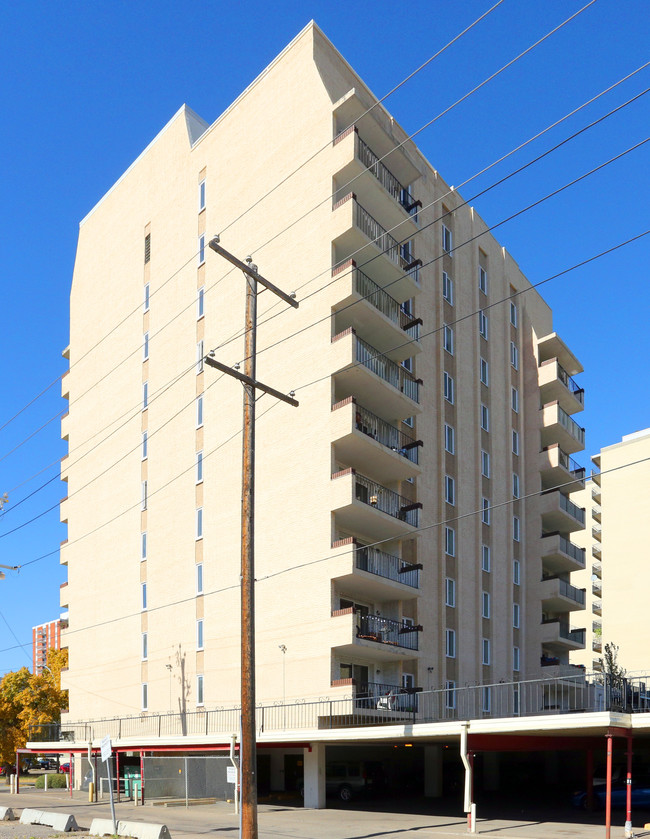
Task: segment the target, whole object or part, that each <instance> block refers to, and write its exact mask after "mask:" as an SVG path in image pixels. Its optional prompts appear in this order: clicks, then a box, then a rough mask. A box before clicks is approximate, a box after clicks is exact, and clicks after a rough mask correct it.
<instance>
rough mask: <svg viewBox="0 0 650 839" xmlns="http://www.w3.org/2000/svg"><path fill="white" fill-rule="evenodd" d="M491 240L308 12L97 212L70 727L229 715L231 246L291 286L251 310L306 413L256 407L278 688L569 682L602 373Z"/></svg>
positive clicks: (235, 622) (268, 675) (75, 543)
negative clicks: (236, 86) (587, 434)
mask: <svg viewBox="0 0 650 839" xmlns="http://www.w3.org/2000/svg"><path fill="white" fill-rule="evenodd" d="M298 80H299V83H298ZM398 146H399V148H396V147H398ZM319 149H320V150H321V151H318V150H319ZM317 151H318V153H316V152H317ZM306 160H308V161H309V162H308V163H306V164H305V165H303V166H302V167H300V168H298V169H297V168H296V167H297V166H298V164H300V163H303V161H306ZM294 170H295V171H294ZM267 193H268V195H267ZM265 196H266V197H265ZM243 213H245V214H244V215H243V216H242V214H243ZM240 216H242V217H241V218H240ZM486 229H487V228H486V225H485V223H484V222H483V220H482V219H481V218H480V217H479V216H478V215H477V213H476V212H475V211H474V209H473V208H471V207H468V206H466V205H464V204H463V201H462V198H461V197H460V196H459V195H458V193H457V192H455V191H453V190H452V189H450V187H448V186H447V184H446V183H445V182H444V181H443V180H442V178H441V176H440V175H439V173H438V172H437V171H436V170H435V169H434V168H433V167H432V166H431V165H430V164H429V163H428V162H427V161H426V160H425V159H424V158H423V157H422V155H421V154H420V152H419V151H418V149H417V148H416V147H415V146H414V144H413V143H411V142H409V141H406V135H405V132H404V131H403V130H402V129H401V128H400V127H399V126H398V125H397V124H396V123H395V121H394V120H393V119H392V117H391V116H390V114H388V112H387V111H385V109H384V108H383V107H381V106H378V105H376V100H375V99H374V97H373V96H372V94H371V93H370V91H369V90H368V89H367V87H366V86H365V85H364V83H363V82H362V81H361V80H360V79H359V77H358V76H357V75H356V74H355V73H354V71H353V70H352V69H351V67H350V66H349V65H348V64H347V63H346V62H345V61H344V59H343V58H342V57H341V56H340V55H339V54H338V53H337V52H336V50H335V49H334V48H333V46H332V45H331V44H330V43H329V42H328V41H327V39H326V38H325V37H324V35H323V34H322V33H321V32H320V30H319V29H318V28H317V27H316V26H315V25H313V24H310V25H309V26H307V27H306V28H305V30H303V31H302V32H301V33H300V34H299V35H298V36H297V37H296V39H295V40H294V41H293V42H292V43H291V44H290V45H289V46H288V47H287V48H286V49H285V50H284V51H283V52H282V53H281V54H280V56H278V58H277V59H276V60H275V61H274V62H273V63H272V64H271V65H270V66H269V67H268V68H267V69H266V70H265V71H264V72H263V73H262V74H261V75H260V77H259V78H258V79H256V80H255V82H253V83H252V84H251V85H250V86H249V88H247V90H246V91H244V93H243V94H242V95H241V96H240V97H239V98H238V99H237V100H236V101H235V102H234V103H233V105H232V106H231V107H230V108H228V110H227V111H226V112H225V113H224V114H222V116H221V117H219V119H217V120H216V122H215V123H214V124H213V125H211V126H208V124H207V123H205V122H204V121H203V120H202V119H201V118H199V117H198V116H196V115H195V114H194V113H193V112H192V111H190V110H189V109H188V108H187V107H185V106H184V107H183V108H181V109H180V111H179V112H178V113H177V114H176V115H175V116H174V117H173V118H172V120H171V121H170V122H169V123H168V125H167V126H166V127H165V128H164V129H163V130H162V131H161V132H160V134H159V135H158V136H157V137H156V139H155V140H154V141H153V142H152V143H151V144H150V145H149V146H148V148H147V149H146V150H145V151H144V152H143V153H142V154H141V155H140V157H139V158H138V159H137V160H136V161H135V162H134V163H133V165H132V166H131V167H130V168H129V169H128V170H127V172H125V174H124V175H123V176H122V177H121V178H120V180H119V181H118V182H117V183H116V184H115V186H114V187H113V188H112V189H111V190H110V191H109V192H108V193H107V194H106V196H104V198H103V199H102V200H101V201H100V202H99V203H98V204H97V206H96V207H95V208H94V209H93V210H92V211H91V213H90V214H89V215H88V216H87V217H86V218H85V219H84V220H83V222H82V224H81V227H80V234H79V244H78V251H77V258H76V263H75V270H74V277H73V283H72V291H71V298H70V307H71V333H70V346H69V348H68V349H67V350H66V352H65V355H66V357H68V358H69V360H70V370H69V372H68V373H67V374H66V375H65V377H64V379H63V395H64V397H66V398H67V399H69V401H70V410H69V413H68V414H67V415H66V416H65V417H64V418H63V421H62V436H63V437H64V439H66V440H67V441H68V443H69V454H68V456H67V457H66V458H65V459H64V461H63V468H62V479H63V480H64V481H66V482H67V484H68V497H67V498H66V499H65V500H64V501H63V503H62V505H61V518H62V520H63V521H64V522H67V525H68V539H67V541H66V542H65V543H64V544H63V545H62V550H61V562H62V563H63V564H65V565H67V568H68V585H67V586H65V587H64V588H63V589H62V598H61V603H62V606H65V607H67V608H69V611H70V624H69V629H68V630H67V631H65V632H64V636H63V638H64V640H63V643H64V645H66V646H68V648H69V655H70V660H69V671H68V672H67V673H65V674H64V687H65V688H67V689H68V690H69V696H70V710H69V714H68V719H70V720H79V719H84V718H86V719H88V718H97V717H101V716H110V715H117V714H119V715H124V714H134V715H135V714H140V713H146V712H149V711H153V712H163V711H168V710H175V711H179V710H180V711H195V710H200V709H203V708H213V707H216V706H229V705H233V706H234V705H236V704H237V703H238V699H239V610H240V606H239V562H240V477H241V446H240V443H241V440H240V433H239V432H240V429H241V387H240V385H239V383H237V382H235V381H233V380H231V379H230V378H228V377H225V376H221V375H219V374H217V373H216V372H215V371H214V370H213V369H211V368H209V367H207V366H206V367H205V368H204V365H203V363H202V358H203V357H204V356H205V355H206V354H207V353H208V351H209V350H212V349H215V353H216V358H217V359H218V360H219V361H221V362H223V363H225V364H228V365H234V364H236V363H238V362H240V361H241V360H242V357H243V341H242V338H241V324H242V323H243V305H244V283H243V279H242V275H241V273H240V272H238V271H237V270H234V269H233V270H231V267H230V266H229V265H228V264H227V263H224V262H222V261H220V259H219V258H218V257H217V256H216V255H215V254H214V253H213V252H212V251H210V249H209V247H208V241H209V239H210V237H211V236H213V235H214V234H215V233H220V234H221V244H222V245H223V246H224V247H226V248H227V249H228V250H229V251H231V252H233V253H235V254H237V255H239V256H240V257H242V258H243V257H244V256H245V255H246V254H248V253H252V255H253V257H254V260H255V262H256V263H257V264H258V266H259V270H260V272H261V273H262V274H263V275H264V276H265V277H268V278H269V279H270V280H271V281H272V282H274V283H276V284H277V285H279V286H280V287H282V288H283V289H284V290H286V291H294V290H295V291H296V294H297V299H298V300H299V301H300V308H299V309H298V310H296V311H294V310H289V309H287V308H286V307H285V306H284V305H280V304H278V302H277V301H276V299H275V298H273V297H271V295H269V294H264V295H262V296H261V297H260V302H259V321H260V327H259V333H258V352H259V359H258V378H259V379H260V380H261V381H263V382H265V383H267V384H269V385H271V386H272V387H274V388H276V389H278V390H280V391H282V392H287V393H288V392H289V391H292V390H294V391H295V392H296V398H297V399H298V400H299V401H300V407H299V408H297V409H295V408H291V407H289V406H287V405H284V404H273V401H272V400H271V398H270V397H265V398H264V399H263V400H262V402H261V403H260V407H259V412H258V427H257V449H256V457H257V462H256V467H257V507H256V528H257V530H256V533H257V537H256V554H257V555H256V563H257V564H256V579H257V586H256V613H257V674H256V675H257V695H258V698H259V701H261V702H273V701H278V702H279V701H286V702H295V701H296V700H299V699H304V698H319V697H323V696H328V697H331V698H332V699H336V698H342V697H348V696H350V695H355V696H357V697H364V696H367V697H369V698H370V700H374V699H376V698H377V697H381V696H384V695H386V694H389V695H390V694H399V693H400V691H404V690H406V691H408V690H410V689H412V688H418V687H420V688H424V689H427V688H435V687H448V688H449V690H450V697H453V691H452V690H451V689H452V688H453V687H456V686H461V685H465V684H470V683H479V684H484V685H488V686H489V685H490V684H494V683H497V682H499V681H500V680H501V681H512V680H514V679H518V678H523V677H528V678H530V677H534V676H537V675H541V674H542V673H543V674H544V675H549V676H550V675H561V673H562V668H565V667H566V666H567V665H568V661H569V652H570V651H572V650H576V649H580V648H581V647H582V645H583V636H582V634H581V632H580V631H578V632H576V631H575V630H574V627H573V626H572V624H571V623H570V615H571V613H572V612H573V611H578V612H579V610H580V609H581V608H582V606H581V604H580V602H579V599H578V598H577V597H576V595H575V592H574V591H573V588H572V586H571V582H570V580H571V576H570V575H571V573H572V572H573V571H576V570H579V569H580V568H581V567H583V566H584V552H582V553H581V552H580V550H579V548H577V547H576V546H575V544H573V542H572V534H574V533H576V532H578V531H579V530H580V529H581V527H582V526H583V517H581V514H580V510H579V508H576V507H574V506H573V505H572V504H571V503H570V502H569V499H568V492H569V489H570V488H572V486H573V485H572V484H571V481H573V480H575V481H579V480H580V479H581V475H580V474H579V473H580V468H579V467H578V466H577V464H575V463H574V462H573V460H572V458H571V455H572V454H574V453H576V452H578V451H580V450H581V449H582V448H583V446H584V430H583V429H581V427H580V426H579V425H578V424H577V423H576V422H575V421H574V419H573V418H572V415H573V414H575V413H577V412H579V411H581V410H582V407H583V394H582V390H581V389H580V387H579V386H578V385H576V384H575V382H574V381H573V379H572V378H571V377H572V376H573V375H575V374H578V373H580V372H581V370H582V367H581V366H580V363H579V362H578V361H577V359H575V357H574V356H573V354H572V353H571V351H570V350H569V349H568V347H567V346H566V345H565V343H564V342H563V341H562V340H561V339H560V337H559V336H558V335H556V333H555V332H554V330H553V322H552V314H551V311H550V309H549V307H548V306H547V304H546V303H545V302H544V301H543V299H542V298H541V297H540V295H539V294H538V293H537V292H536V291H535V290H532V289H531V288H530V284H529V282H528V280H527V279H526V278H525V277H524V276H523V274H522V273H521V271H520V270H519V268H518V267H517V265H516V263H515V262H514V260H513V259H512V257H511V256H510V255H509V254H508V253H507V252H506V251H505V249H503V248H502V247H501V246H500V245H499V244H498V242H497V241H496V240H495V239H494V238H493V237H492V236H491V235H490V234H489V233H487V232H486ZM202 237H203V238H202ZM477 237H478V238H477ZM375 241H376V242H377V244H374V243H373V242H375ZM465 243H467V244H465ZM378 245H379V246H378ZM512 295H516V296H515V297H512ZM500 301H503V302H500ZM495 304H496V305H495ZM488 307H489V308H488ZM99 341H101V343H100V344H98V342H99ZM540 406H541V407H540ZM556 487H560V488H559V489H558V488H556ZM540 490H543V491H544V494H542V495H540V494H539V493H540ZM468 514H469V515H468ZM583 622H584V621H583V619H582V618H578V624H579V625H580V626H582V624H583ZM282 647H285V650H282ZM540 665H544V669H543V670H542V668H541V666H540ZM406 696H408V693H407V694H406ZM400 701H405V700H403V699H400ZM451 701H453V700H451ZM483 705H484V707H483V709H482V710H483V712H484V713H485V714H488V715H489V714H490V712H491V708H490V690H489V688H488V689H487V690H486V692H485V694H484V703H483ZM310 760H313V761H314V762H315V763H314V765H315V766H317V772H320V771H321V768H322V767H321V761H322V756H320V755H314V756H313V758H310ZM431 761H432V762H431V769H430V772H431V775H430V781H429V782H430V783H431V784H432V785H433V786H435V785H436V784H437V781H436V770H435V760H434V759H433V758H431ZM311 795H314V796H315V797H316V800H318V797H319V796H320V795H322V790H320V791H319V790H314V791H312V792H310V796H311Z"/></svg>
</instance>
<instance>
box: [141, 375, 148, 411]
mask: <svg viewBox="0 0 650 839" xmlns="http://www.w3.org/2000/svg"><path fill="white" fill-rule="evenodd" d="M148 406H149V382H142V410H143V411H144V410H145V408H147V407H148Z"/></svg>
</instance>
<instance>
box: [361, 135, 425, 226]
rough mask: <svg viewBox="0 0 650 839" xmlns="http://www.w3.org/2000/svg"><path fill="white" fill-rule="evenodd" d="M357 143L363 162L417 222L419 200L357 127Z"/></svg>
mask: <svg viewBox="0 0 650 839" xmlns="http://www.w3.org/2000/svg"><path fill="white" fill-rule="evenodd" d="M355 145H356V154H357V157H358V158H359V160H360V161H361V163H363V165H364V166H365V167H366V169H368V171H369V172H372V174H373V175H374V176H375V177H376V178H377V180H378V181H379V183H380V184H381V185H382V186H383V187H384V189H385V190H386V192H388V193H389V195H392V197H393V198H394V199H395V200H396V201H397V202H398V203H399V204H401V206H402V207H403V208H404V209H405V210H406V212H407V213H409V214H410V215H412V216H413V218H414V220H415V222H416V223H417V207H418V205H417V202H416V201H415V199H414V198H413V196H412V195H411V193H410V191H409V190H408V189H407V188H406V187H404V186H402V184H401V183H400V182H399V181H398V180H397V178H396V177H395V175H393V173H392V172H391V171H390V169H389V168H388V167H387V166H385V165H384V164H383V163H382V162H381V160H380V159H379V158H378V157H377V155H376V154H375V153H374V151H373V150H372V149H371V148H370V146H369V145H368V144H367V143H364V141H363V140H362V139H361V137H359V134H358V132H357V131H356V128H355Z"/></svg>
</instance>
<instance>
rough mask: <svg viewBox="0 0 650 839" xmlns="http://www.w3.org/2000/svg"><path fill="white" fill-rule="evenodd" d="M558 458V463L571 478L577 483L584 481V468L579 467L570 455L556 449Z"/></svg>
mask: <svg viewBox="0 0 650 839" xmlns="http://www.w3.org/2000/svg"><path fill="white" fill-rule="evenodd" d="M558 456H559V463H560V466H561V467H562V468H563V469H566V470H567V472H571V474H572V475H573V477H574V478H575V479H576V480H577V481H584V479H585V468H584V466H580V464H579V463H578V461H577V460H574V459H573V458H572V457H570V455H568V454H567V453H566V452H563V451H562V449H558Z"/></svg>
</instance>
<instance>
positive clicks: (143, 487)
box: [142, 481, 148, 510]
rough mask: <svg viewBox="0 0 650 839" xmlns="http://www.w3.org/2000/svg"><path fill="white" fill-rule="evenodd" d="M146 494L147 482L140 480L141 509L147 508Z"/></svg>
mask: <svg viewBox="0 0 650 839" xmlns="http://www.w3.org/2000/svg"><path fill="white" fill-rule="evenodd" d="M147 495H148V491H147V482H146V481H143V482H142V509H143V510H146V509H147V501H148V498H147Z"/></svg>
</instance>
